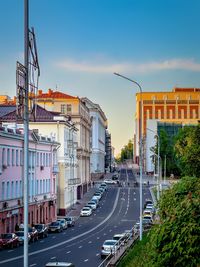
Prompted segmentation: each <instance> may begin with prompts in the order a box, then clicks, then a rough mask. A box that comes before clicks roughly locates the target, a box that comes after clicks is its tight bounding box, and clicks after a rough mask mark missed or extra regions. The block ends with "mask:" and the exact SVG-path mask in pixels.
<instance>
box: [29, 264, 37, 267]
mask: <svg viewBox="0 0 200 267" xmlns="http://www.w3.org/2000/svg"><path fill="white" fill-rule="evenodd" d="M36 265H37V263H33V264H31V265H29V266H30V267H32V266H36Z"/></svg>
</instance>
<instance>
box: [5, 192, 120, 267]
mask: <svg viewBox="0 0 200 267" xmlns="http://www.w3.org/2000/svg"><path fill="white" fill-rule="evenodd" d="M119 194H120V188H118V191H117V195H116V198H115V202H114V205H113V208H112V210H111V212H110V213H109V215H108V216H107V217H106V218H105V219H104V220H103V221H102V222H100V223H99V224H98V225H96V226H95V227H94V228H92V229H90V230H88V231H86V232H84V233H82V234H79V235H76V236H74V237H72V238H70V239H68V240H65V241H62V242H60V243H57V244H55V245H52V246H49V247H47V248H43V249H40V250H36V251H33V252H31V253H29V257H30V256H32V255H37V254H39V253H42V252H45V251H48V250H51V249H54V248H56V247H59V246H63V245H64V244H66V243H69V242H71V241H74V240H76V239H78V238H80V237H82V236H85V235H88V234H89V233H91V232H93V231H94V230H96V229H97V228H99V227H100V226H101V225H103V224H104V223H105V222H107V221H108V220H109V219H110V218H111V217H112V215H113V213H114V211H115V209H116V207H117V204H118V200H119ZM116 227H117V226H116ZM23 257H24V255H20V256H17V257H13V258H10V259H6V260H3V261H0V264H4V263H7V262H10V261H14V260H18V259H22V258H23Z"/></svg>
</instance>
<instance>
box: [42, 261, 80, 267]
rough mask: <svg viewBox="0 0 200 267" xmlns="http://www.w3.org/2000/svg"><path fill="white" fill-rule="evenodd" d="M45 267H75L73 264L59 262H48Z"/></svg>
mask: <svg viewBox="0 0 200 267" xmlns="http://www.w3.org/2000/svg"><path fill="white" fill-rule="evenodd" d="M45 267H75V265H74V264H73V263H70V262H59V261H54V262H48V263H47V264H46V265H45Z"/></svg>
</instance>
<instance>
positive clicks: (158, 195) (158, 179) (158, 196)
mask: <svg viewBox="0 0 200 267" xmlns="http://www.w3.org/2000/svg"><path fill="white" fill-rule="evenodd" d="M147 130H148V131H150V132H152V133H154V134H155V136H156V138H157V142H158V155H157V157H158V167H157V175H158V178H157V200H159V198H160V188H159V181H160V137H159V135H158V134H157V133H156V132H155V131H153V130H152V129H149V128H147ZM155 155H156V154H155Z"/></svg>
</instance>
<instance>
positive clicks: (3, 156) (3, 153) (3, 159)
mask: <svg viewBox="0 0 200 267" xmlns="http://www.w3.org/2000/svg"><path fill="white" fill-rule="evenodd" d="M5 152H6V151H5V148H3V149H2V165H4V164H5Z"/></svg>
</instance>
